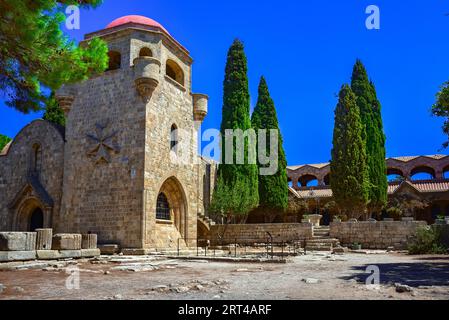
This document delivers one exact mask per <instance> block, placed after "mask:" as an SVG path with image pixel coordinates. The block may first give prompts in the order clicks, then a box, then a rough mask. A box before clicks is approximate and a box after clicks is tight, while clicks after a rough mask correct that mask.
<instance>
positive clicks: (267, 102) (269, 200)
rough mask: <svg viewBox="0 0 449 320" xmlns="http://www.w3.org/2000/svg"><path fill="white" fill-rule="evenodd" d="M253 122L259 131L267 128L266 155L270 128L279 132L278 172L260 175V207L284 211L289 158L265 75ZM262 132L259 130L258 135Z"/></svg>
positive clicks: (262, 78) (264, 209)
mask: <svg viewBox="0 0 449 320" xmlns="http://www.w3.org/2000/svg"><path fill="white" fill-rule="evenodd" d="M251 123H252V126H253V128H254V129H255V130H256V131H257V132H258V130H259V129H266V130H267V133H266V137H265V139H266V140H265V141H267V143H266V150H265V156H268V155H270V154H269V153H270V129H274V130H276V131H277V133H278V148H277V150H276V152H277V161H278V165H277V172H276V173H275V174H273V175H259V197H260V209H262V210H263V211H264V212H276V213H278V212H279V211H281V212H283V211H285V209H286V208H287V205H288V181H287V169H286V168H287V160H286V158H285V151H284V148H283V145H282V144H283V141H282V135H281V131H280V130H279V123H278V118H277V114H276V108H275V106H274V101H273V99H272V98H271V96H270V92H269V90H268V85H267V82H266V80H265V78H264V77H261V79H260V83H259V97H258V100H257V104H256V107H255V109H254V112H253V114H252V118H251ZM260 134H261V133H260V132H258V137H259V135H260ZM258 152H260V151H259V148H258ZM258 166H259V168H264V167H265V168H267V167H269V165H264V164H261V163H260V162H259V161H258Z"/></svg>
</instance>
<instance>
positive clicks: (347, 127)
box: [331, 85, 369, 218]
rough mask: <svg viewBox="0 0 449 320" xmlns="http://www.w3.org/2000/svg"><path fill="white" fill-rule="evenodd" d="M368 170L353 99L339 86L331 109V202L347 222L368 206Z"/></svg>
mask: <svg viewBox="0 0 449 320" xmlns="http://www.w3.org/2000/svg"><path fill="white" fill-rule="evenodd" d="M367 169H368V166H367V161H366V145H365V141H364V139H363V125H362V121H361V119H360V111H359V108H358V107H357V103H356V96H355V95H354V93H353V92H352V90H351V88H350V87H349V86H348V85H343V86H342V88H341V91H340V94H339V101H338V104H337V107H336V109H335V126H334V136H333V148H332V160H331V176H332V179H331V188H332V191H333V196H334V201H335V202H336V203H337V205H338V207H339V208H341V209H342V211H343V212H346V213H347V214H348V216H349V217H350V218H359V217H360V216H361V215H362V214H363V212H364V211H365V209H366V205H367V202H368V191H369V188H368V187H369V182H368V170H367Z"/></svg>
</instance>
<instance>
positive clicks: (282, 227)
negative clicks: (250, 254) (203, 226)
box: [209, 223, 313, 245]
mask: <svg viewBox="0 0 449 320" xmlns="http://www.w3.org/2000/svg"><path fill="white" fill-rule="evenodd" d="M267 232H268V233H270V234H271V236H272V237H273V241H274V242H282V241H284V242H289V241H295V240H302V239H310V238H312V236H313V231H312V224H311V223H270V224H229V225H214V226H211V228H210V233H209V239H210V240H211V244H212V245H217V244H223V245H225V244H232V243H235V241H236V240H237V242H238V243H245V244H253V243H258V242H259V243H261V242H267V239H269V235H268V233H267Z"/></svg>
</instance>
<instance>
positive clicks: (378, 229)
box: [330, 221, 427, 250]
mask: <svg viewBox="0 0 449 320" xmlns="http://www.w3.org/2000/svg"><path fill="white" fill-rule="evenodd" d="M426 225H427V223H426V222H425V221H363V222H332V223H331V225H330V236H331V237H332V238H337V239H338V240H340V243H341V244H342V245H343V246H351V245H352V244H354V243H358V244H361V245H362V248H363V249H387V248H389V247H393V248H394V249H396V250H404V249H407V245H408V243H409V242H410V240H411V239H412V238H413V237H414V236H415V235H416V231H417V229H418V228H420V227H424V226H426Z"/></svg>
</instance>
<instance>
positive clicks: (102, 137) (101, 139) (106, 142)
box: [87, 121, 120, 164]
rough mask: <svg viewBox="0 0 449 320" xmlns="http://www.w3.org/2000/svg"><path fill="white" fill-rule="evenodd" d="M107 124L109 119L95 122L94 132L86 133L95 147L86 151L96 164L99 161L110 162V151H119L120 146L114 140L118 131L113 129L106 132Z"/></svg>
mask: <svg viewBox="0 0 449 320" xmlns="http://www.w3.org/2000/svg"><path fill="white" fill-rule="evenodd" d="M108 126H109V121H106V122H104V123H103V124H101V123H96V124H95V133H94V134H87V137H88V138H89V139H90V140H91V141H93V142H94V143H95V147H94V148H93V149H92V150H91V151H90V152H88V155H89V156H91V157H93V159H94V160H95V163H96V164H99V163H102V162H104V163H110V162H111V156H110V152H111V151H112V152H115V153H118V152H120V147H119V146H118V145H117V143H116V142H115V141H114V138H115V137H116V136H117V133H118V131H113V132H111V133H110V134H107V133H106V132H107V130H106V129H107V127H108Z"/></svg>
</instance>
